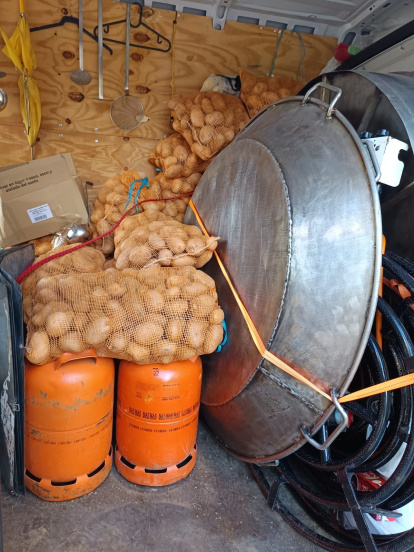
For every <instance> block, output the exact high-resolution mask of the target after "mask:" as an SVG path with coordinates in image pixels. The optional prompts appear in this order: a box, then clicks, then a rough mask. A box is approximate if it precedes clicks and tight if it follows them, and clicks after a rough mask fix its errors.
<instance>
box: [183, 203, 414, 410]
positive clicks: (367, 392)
mask: <svg viewBox="0 0 414 552" xmlns="http://www.w3.org/2000/svg"><path fill="white" fill-rule="evenodd" d="M190 207H191V209H192V211H193V213H194V215H195V217H196V219H197V222H198V224H199V225H200V228H201V229H202V231H203V233H204V235H205V236H207V237H208V238H209V237H210V234H209V233H208V232H207V230H206V227H205V226H204V223H203V221H202V220H201V217H200V215H199V214H198V211H197V208H196V206H195V205H194V202H193V200H192V199H190ZM214 255H215V257H216V259H217V262H218V265H219V267H220V270H221V272H222V273H223V276H224V277H225V279H226V281H227V283H228V284H229V286H230V289H231V291H232V293H233V295H234V298H235V299H236V302H237V304H238V306H239V309H240V310H241V313H242V315H243V318H244V319H245V321H246V324H247V327H248V329H249V332H250V335H251V336H252V339H253V341H254V344H255V345H256V347H257V349H258V351H259V353H260V354H261V355H262V357H263V358H265V359H266V360H268V361H269V362H270V363H271V364H273V365H274V366H277V367H278V368H279V369H280V370H283V372H286V373H287V374H289V375H290V376H292V377H293V378H295V379H297V380H299V381H301V382H302V383H304V384H305V385H308V386H309V387H311V388H312V389H313V390H314V391H317V392H318V393H319V394H321V395H322V396H323V397H325V399H328V400H329V401H332V398H331V397H330V396H329V395H328V394H327V393H326V392H325V391H323V390H322V389H321V388H320V387H318V386H317V385H315V384H314V383H313V382H311V381H310V380H309V379H307V378H305V376H303V375H302V374H300V373H299V372H297V371H296V370H294V369H293V368H291V367H290V366H289V365H288V364H286V362H284V361H283V360H281V359H280V358H278V357H277V356H276V355H274V354H273V353H271V352H270V351H268V350H267V349H266V347H265V346H264V343H263V341H262V339H261V337H260V335H259V333H258V331H257V329H256V327H255V325H254V323H253V320H252V319H251V318H250V315H249V313H248V312H247V310H246V307H245V306H244V305H243V302H242V300H241V299H240V297H239V294H238V293H237V291H236V289H235V287H234V286H233V283H232V281H231V278H230V276H229V274H228V272H227V270H226V267H225V266H224V264H223V262H222V260H221V259H220V257H219V256H218V254H217V251H214ZM413 384H414V373H413V374H408V375H406V376H401V377H399V378H395V379H393V380H390V381H387V382H384V383H379V384H378V385H372V386H371V387H367V388H365V389H361V390H360V391H356V392H355V393H350V394H348V395H345V396H343V397H341V398H340V399H339V402H341V403H344V402H349V401H354V400H357V399H363V398H366V397H370V396H371V395H377V394H378V393H385V392H386V391H392V390H394V389H399V388H401V387H405V386H407V385H413Z"/></svg>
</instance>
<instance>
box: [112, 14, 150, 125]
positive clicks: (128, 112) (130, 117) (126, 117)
mask: <svg viewBox="0 0 414 552" xmlns="http://www.w3.org/2000/svg"><path fill="white" fill-rule="evenodd" d="M130 25H131V6H130V4H127V7H126V38H125V95H123V96H119V97H118V98H116V99H115V100H114V101H113V102H112V105H111V112H110V115H111V120H112V122H113V123H114V125H116V126H117V127H119V128H122V129H123V130H132V129H134V128H136V127H137V126H138V125H140V124H141V123H142V121H143V119H144V106H143V105H142V103H141V102H140V101H139V99H138V98H135V97H134V96H130V95H129V34H130Z"/></svg>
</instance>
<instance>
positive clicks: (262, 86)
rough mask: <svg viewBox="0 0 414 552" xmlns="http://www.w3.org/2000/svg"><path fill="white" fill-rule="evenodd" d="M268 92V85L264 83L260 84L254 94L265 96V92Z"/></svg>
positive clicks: (253, 90) (255, 88)
mask: <svg viewBox="0 0 414 552" xmlns="http://www.w3.org/2000/svg"><path fill="white" fill-rule="evenodd" d="M266 90H267V84H266V83H264V82H258V83H257V84H256V85H255V86H254V87H253V89H252V92H251V93H252V94H263V92H266Z"/></svg>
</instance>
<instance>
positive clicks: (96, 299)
mask: <svg viewBox="0 0 414 552" xmlns="http://www.w3.org/2000/svg"><path fill="white" fill-rule="evenodd" d="M90 298H91V299H92V301H93V303H94V304H101V305H102V304H105V303H106V302H107V301H109V294H108V292H107V291H106V290H105V289H103V288H102V287H96V288H95V289H94V290H93V291H92V293H91V295H90Z"/></svg>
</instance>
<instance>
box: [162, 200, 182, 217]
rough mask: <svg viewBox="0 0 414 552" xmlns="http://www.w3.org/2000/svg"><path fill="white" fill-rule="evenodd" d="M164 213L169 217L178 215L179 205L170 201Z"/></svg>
mask: <svg viewBox="0 0 414 552" xmlns="http://www.w3.org/2000/svg"><path fill="white" fill-rule="evenodd" d="M163 213H164V214H165V215H167V216H169V217H176V216H177V214H178V211H177V207H176V206H175V205H174V204H173V203H172V202H171V201H169V202H168V203H167V205H166V207H165V208H164V209H163Z"/></svg>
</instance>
